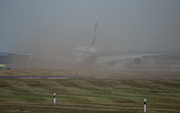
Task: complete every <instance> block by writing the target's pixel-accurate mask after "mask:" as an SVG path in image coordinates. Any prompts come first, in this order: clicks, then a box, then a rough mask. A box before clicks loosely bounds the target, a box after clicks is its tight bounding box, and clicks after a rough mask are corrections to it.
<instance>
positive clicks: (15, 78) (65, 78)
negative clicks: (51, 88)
mask: <svg viewBox="0 0 180 113" xmlns="http://www.w3.org/2000/svg"><path fill="white" fill-rule="evenodd" d="M69 78H70V77H0V79H69Z"/></svg>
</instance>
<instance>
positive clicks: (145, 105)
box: [144, 99, 146, 113]
mask: <svg viewBox="0 0 180 113" xmlns="http://www.w3.org/2000/svg"><path fill="white" fill-rule="evenodd" d="M144 113H146V99H144Z"/></svg>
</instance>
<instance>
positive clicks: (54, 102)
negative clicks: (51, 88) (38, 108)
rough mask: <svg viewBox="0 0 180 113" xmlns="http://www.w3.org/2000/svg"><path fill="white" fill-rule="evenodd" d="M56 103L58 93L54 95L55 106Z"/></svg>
mask: <svg viewBox="0 0 180 113" xmlns="http://www.w3.org/2000/svg"><path fill="white" fill-rule="evenodd" d="M55 103H56V93H54V104H55Z"/></svg>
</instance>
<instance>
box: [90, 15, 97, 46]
mask: <svg viewBox="0 0 180 113" xmlns="http://www.w3.org/2000/svg"><path fill="white" fill-rule="evenodd" d="M96 28H97V18H96V21H95V27H94V32H93V41H92V44H91V47H93V46H94V44H95V41H96Z"/></svg>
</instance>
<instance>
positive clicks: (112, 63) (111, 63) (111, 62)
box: [108, 61, 116, 66]
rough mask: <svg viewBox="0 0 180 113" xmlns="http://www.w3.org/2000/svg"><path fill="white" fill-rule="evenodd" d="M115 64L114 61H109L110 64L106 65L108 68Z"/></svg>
mask: <svg viewBox="0 0 180 113" xmlns="http://www.w3.org/2000/svg"><path fill="white" fill-rule="evenodd" d="M115 64H116V62H115V61H110V62H108V65H109V66H114V65H115Z"/></svg>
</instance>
